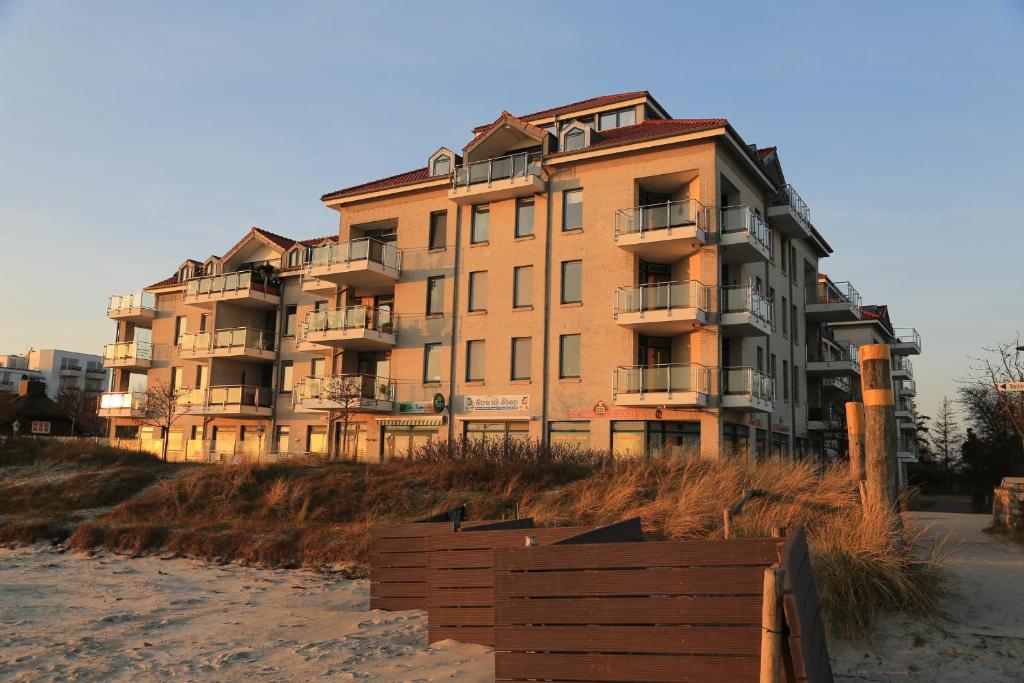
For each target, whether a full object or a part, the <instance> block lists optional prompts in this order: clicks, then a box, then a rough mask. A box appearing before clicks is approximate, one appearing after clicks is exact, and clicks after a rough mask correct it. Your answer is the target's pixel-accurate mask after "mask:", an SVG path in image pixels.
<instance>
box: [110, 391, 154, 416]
mask: <svg viewBox="0 0 1024 683" xmlns="http://www.w3.org/2000/svg"><path fill="white" fill-rule="evenodd" d="M145 407H146V392H144V391H121V392H113V393H106V394H100V410H131V411H135V412H139V411H142V410H145Z"/></svg>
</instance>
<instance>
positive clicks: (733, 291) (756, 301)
mask: <svg viewBox="0 0 1024 683" xmlns="http://www.w3.org/2000/svg"><path fill="white" fill-rule="evenodd" d="M722 313H751V314H752V315H754V316H755V317H757V318H760V319H761V320H763V321H764V322H765V323H767V324H768V325H769V326H771V325H773V324H774V317H775V316H774V314H773V309H772V302H771V300H770V299H769V298H768V297H767V296H765V295H764V294H762V293H761V292H760V291H758V290H757V289H756V288H755V287H754V286H753V285H751V284H746V285H730V286H727V287H722Z"/></svg>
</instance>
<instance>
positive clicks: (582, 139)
mask: <svg viewBox="0 0 1024 683" xmlns="http://www.w3.org/2000/svg"><path fill="white" fill-rule="evenodd" d="M586 143H587V134H586V133H584V132H583V131H582V130H581V129H579V128H573V129H572V130H570V131H569V132H568V133H566V134H565V150H564V151H566V152H573V151H576V150H578V149H583V148H584V147H585V146H586Z"/></svg>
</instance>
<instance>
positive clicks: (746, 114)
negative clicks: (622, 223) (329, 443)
mask: <svg viewBox="0 0 1024 683" xmlns="http://www.w3.org/2000/svg"><path fill="white" fill-rule="evenodd" d="M639 7H640V6H639V5H630V4H629V3H625V4H624V3H622V2H621V0H620V1H618V2H601V1H598V0H592V1H591V2H588V3H586V4H583V3H570V2H529V1H524V0H519V1H517V2H514V3H500V4H498V3H485V2H465V3H462V2H443V1H435V2H430V3H423V2H419V3H413V2H373V3H367V2H360V3H348V2H317V1H308V2H280V3H274V2H240V1H239V2H218V3H209V2H188V1H182V0H177V1H176V2H173V3H139V2H107V1H103V0H97V1H94V2H89V3H83V2H71V1H67V2H48V1H46V0H38V1H33V2H19V1H14V0H0V311H2V314H0V353H15V352H23V351H25V350H27V349H28V348H29V347H35V348H50V347H57V348H69V349H72V350H77V351H82V352H90V351H91V352H96V353H99V352H100V351H101V349H102V346H103V344H104V343H106V342H109V341H111V340H112V339H113V334H114V323H113V322H111V321H109V320H107V318H106V317H105V311H106V299H107V297H108V296H109V295H110V294H114V293H127V292H131V291H134V290H138V289H140V288H141V287H142V286H145V285H147V284H149V283H151V282H153V281H156V280H159V279H162V278H163V277H166V276H168V275H170V274H171V273H172V272H173V271H174V270H175V268H176V267H177V266H178V264H179V263H180V262H181V261H182V260H184V259H185V258H188V257H191V258H198V259H203V258H205V257H206V256H208V255H210V254H211V253H218V254H219V253H223V252H224V251H225V250H227V249H228V248H229V247H230V246H231V245H233V244H234V243H235V242H236V241H237V240H238V239H239V238H240V237H241V236H242V235H243V234H244V233H245V232H246V231H247V230H248V229H249V227H250V226H253V225H258V226H260V227H263V228H266V229H268V230H272V231H274V232H278V233H281V234H284V235H288V236H291V237H295V238H304V237H312V236H317V235H326V234H331V233H334V232H336V231H337V214H336V213H335V212H334V211H332V210H329V209H327V208H325V207H324V206H323V205H322V204H321V203H320V201H319V197H320V195H321V194H323V193H325V192H328V191H331V190H335V189H338V188H341V187H345V186H348V185H353V184H357V183H360V182H364V181H367V180H373V179H375V178H379V177H383V176H387V175H391V174H394V173H398V172H401V171H405V170H410V169H414V168H418V167H421V166H423V165H424V164H425V162H426V158H427V156H428V155H429V154H430V153H432V152H433V151H434V150H436V149H437V148H438V147H440V146H442V145H445V146H449V147H456V148H459V147H462V146H463V145H464V144H465V143H466V142H467V141H468V139H469V129H470V128H471V127H472V126H474V125H477V124H481V123H486V122H489V121H492V120H493V119H494V118H496V117H497V115H498V114H500V113H501V111H502V110H503V109H508V110H509V111H511V112H512V113H528V112H531V111H536V110H539V109H544V108H547V107H552V106H556V105H559V104H564V103H568V102H573V101H576V100H581V99H585V98H588V97H592V96H596V95H600V94H608V93H616V92H624V91H630V90H649V91H651V92H652V94H654V96H655V97H656V98H657V99H658V101H659V102H661V104H662V105H664V106H665V108H666V109H667V110H668V111H669V113H670V114H672V115H673V116H675V117H678V118H703V117H718V116H722V117H726V118H728V119H729V120H730V122H731V123H732V124H733V126H734V127H735V128H736V129H737V130H738V131H739V133H740V134H741V135H742V136H743V138H744V139H745V140H746V141H747V142H748V143H755V144H757V145H758V146H761V147H764V146H769V145H778V146H779V148H780V151H779V153H780V157H781V160H782V163H783V167H784V169H785V172H786V176H787V179H788V180H789V181H790V182H791V183H793V184H794V185H795V186H796V188H797V190H798V191H799V192H800V194H801V195H802V196H803V198H804V199H805V200H806V201H807V202H808V204H809V205H810V207H811V212H812V219H813V221H814V223H815V226H816V227H817V228H818V229H819V230H820V231H821V232H822V233H823V234H824V235H825V237H826V239H827V240H828V241H829V242H830V243H831V245H832V246H833V247H834V249H835V254H834V255H833V256H831V257H830V258H828V259H826V260H824V261H823V262H822V264H821V270H822V271H823V272H826V273H828V274H829V276H830V277H832V279H833V280H837V281H838V280H850V281H852V282H853V283H854V286H855V287H856V288H857V289H858V290H859V291H860V292H861V294H862V295H863V297H864V301H865V303H884V304H888V305H889V307H890V314H891V316H892V319H893V321H894V323H895V324H896V325H897V326H912V327H916V328H917V329H918V331H919V332H920V333H921V335H922V337H923V347H924V353H923V354H922V355H921V356H919V357H917V358H915V359H914V371H915V376H916V379H917V384H918V404H919V407H920V409H921V411H922V412H924V413H925V414H934V411H935V406H936V404H937V403H938V401H939V400H940V399H941V397H942V396H943V395H953V394H954V393H955V390H956V379H957V378H960V377H963V376H965V375H966V374H967V373H968V371H969V367H970V365H971V361H970V357H971V356H976V355H978V354H979V353H980V347H982V346H985V345H989V344H991V343H993V342H995V341H999V340H1008V339H1011V338H1013V337H1014V336H1015V335H1016V333H1017V331H1018V330H1019V329H1022V328H1024V298H1022V296H1021V291H1022V284H1021V283H1022V280H1024V275H1022V271H1024V211H1022V209H1021V204H1022V203H1024V192H1022V187H1024V170H1022V168H1024V166H1022V160H1024V135H1022V134H1021V129H1020V128H1021V122H1022V121H1024V0H993V1H987V0H977V1H975V2H971V3H965V2H962V1H958V2H945V1H927V2H925V1H921V2H909V1H908V2H891V1H888V2H856V3H841V2H784V3H765V2H762V1H756V2H730V3H707V2H699V3H688V2H664V3H661V2H647V3H644V4H643V6H642V7H643V9H642V11H637V10H638V9H639ZM633 8H637V9H633Z"/></svg>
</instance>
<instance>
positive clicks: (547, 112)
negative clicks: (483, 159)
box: [473, 90, 651, 133]
mask: <svg viewBox="0 0 1024 683" xmlns="http://www.w3.org/2000/svg"><path fill="white" fill-rule="evenodd" d="M650 96H651V93H649V92H648V91H646V90H634V91H633V92H622V93H618V94H615V95H601V96H600V97H591V98H590V99H586V100H580V101H579V102H573V103H571V104H563V105H561V106H558V107H552V108H551V109H543V110H541V111H535V112H533V113H532V114H526V115H525V116H520V117H519V118H520V119H522V120H524V121H529V120H530V119H542V118H545V117H548V116H557V115H559V114H565V113H568V112H571V111H576V110H578V109H589V108H590V107H600V106H603V105H606V104H615V103H616V102H625V101H626V100H633V99H636V98H637V97H650ZM490 125H491V124H489V123H488V124H485V125H482V126H477V127H476V128H474V129H473V132H474V133H475V132H477V131H480V130H483V129H484V128H488V127H490Z"/></svg>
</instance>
